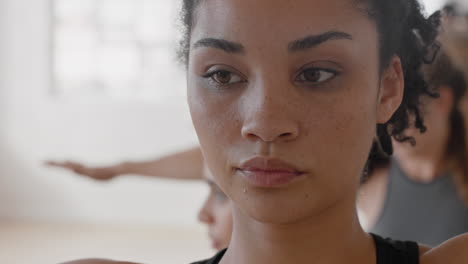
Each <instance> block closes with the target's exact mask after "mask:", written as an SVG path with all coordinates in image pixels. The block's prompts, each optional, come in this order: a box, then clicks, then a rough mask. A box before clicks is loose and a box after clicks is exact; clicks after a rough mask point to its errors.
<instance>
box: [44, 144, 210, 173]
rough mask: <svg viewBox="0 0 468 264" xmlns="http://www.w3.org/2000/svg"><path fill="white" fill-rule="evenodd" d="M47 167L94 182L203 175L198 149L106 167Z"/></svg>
mask: <svg viewBox="0 0 468 264" xmlns="http://www.w3.org/2000/svg"><path fill="white" fill-rule="evenodd" d="M46 164H47V165H49V166H53V167H59V168H64V169H67V170H71V171H73V172H75V173H77V174H80V175H83V176H88V177H91V178H93V179H96V180H110V179H113V178H115V177H116V176H119V175H125V174H136V175H143V176H151V177H161V178H170V179H201V178H202V175H203V156H202V153H201V151H200V148H199V147H197V148H192V149H189V150H186V151H182V152H178V153H175V154H172V155H168V156H165V157H162V158H159V159H156V160H151V161H144V162H122V163H119V164H116V165H111V166H106V167H89V166H86V165H84V164H81V163H78V162H72V161H67V162H56V161H49V162H47V163H46Z"/></svg>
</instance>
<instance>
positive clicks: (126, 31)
mask: <svg viewBox="0 0 468 264" xmlns="http://www.w3.org/2000/svg"><path fill="white" fill-rule="evenodd" d="M177 2H178V1H174V0H54V5H53V6H54V12H53V13H54V17H53V26H54V30H53V56H54V59H53V61H54V64H53V65H54V70H53V73H54V81H55V88H54V89H55V92H56V93H58V94H61V95H62V94H63V95H72V96H93V97H95V96H110V97H144V98H164V97H166V96H174V95H176V96H177V95H183V94H184V91H185V89H184V84H185V76H184V73H183V70H182V67H181V66H180V65H177V62H176V55H175V54H176V48H175V47H176V45H175V44H176V39H177V38H176V35H177V34H175V33H176V32H177V30H176V27H175V25H176V23H175V22H176V21H177V20H176V18H177V11H178V8H177V6H176V3H177Z"/></svg>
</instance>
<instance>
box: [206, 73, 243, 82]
mask: <svg viewBox="0 0 468 264" xmlns="http://www.w3.org/2000/svg"><path fill="white" fill-rule="evenodd" d="M203 77H205V78H209V79H211V80H212V81H214V82H215V83H217V84H219V85H231V84H236V83H240V82H242V81H243V80H242V78H241V77H240V76H239V75H237V74H235V73H232V72H230V71H224V70H217V71H212V72H209V73H207V74H206V75H204V76H203Z"/></svg>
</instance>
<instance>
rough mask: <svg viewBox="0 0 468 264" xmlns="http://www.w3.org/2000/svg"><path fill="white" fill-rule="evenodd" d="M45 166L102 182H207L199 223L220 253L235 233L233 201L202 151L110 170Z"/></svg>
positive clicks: (124, 164)
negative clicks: (206, 163)
mask: <svg viewBox="0 0 468 264" xmlns="http://www.w3.org/2000/svg"><path fill="white" fill-rule="evenodd" d="M46 164H47V165H48V166H53V167H59V168H64V169H67V170H70V171H73V172H75V173H77V174H79V175H83V176H86V177H90V178H91V179H95V180H99V181H108V180H112V179H114V178H116V177H119V176H122V175H142V176H149V177H155V178H165V179H183V180H195V179H196V180H204V181H205V182H206V184H207V185H208V187H209V193H208V195H207V197H206V199H205V202H204V203H203V205H202V207H201V208H200V210H199V213H198V220H199V221H200V222H202V223H203V224H205V225H206V226H207V227H208V236H209V238H210V240H211V246H212V248H213V249H215V250H221V249H224V248H226V247H227V246H228V244H229V240H230V239H231V232H232V214H231V213H232V211H231V201H230V200H229V199H228V197H227V196H226V195H225V194H224V193H223V191H221V190H220V189H219V187H218V186H217V185H216V184H215V183H214V182H213V177H212V176H211V173H210V172H209V171H208V169H207V168H206V167H205V166H204V162H203V157H202V154H201V152H200V149H199V148H193V149H188V150H185V151H181V152H178V153H175V154H171V155H168V156H165V157H162V158H159V159H156V160H152V161H144V162H130V161H127V162H122V163H119V164H115V165H111V166H107V167H89V166H85V165H83V164H81V163H78V162H72V161H67V162H57V161H48V162H46Z"/></svg>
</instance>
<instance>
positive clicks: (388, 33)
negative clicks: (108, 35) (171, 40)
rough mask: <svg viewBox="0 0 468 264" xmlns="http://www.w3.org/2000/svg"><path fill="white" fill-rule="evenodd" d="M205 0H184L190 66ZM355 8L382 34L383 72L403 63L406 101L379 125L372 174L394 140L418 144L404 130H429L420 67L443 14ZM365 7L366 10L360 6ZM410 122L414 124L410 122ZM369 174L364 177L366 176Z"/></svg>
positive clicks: (184, 55)
mask: <svg viewBox="0 0 468 264" xmlns="http://www.w3.org/2000/svg"><path fill="white" fill-rule="evenodd" d="M201 1H202V0H183V6H182V12H181V19H182V23H183V25H184V32H183V39H182V41H181V45H180V52H179V55H180V58H181V60H182V61H184V62H185V63H187V62H188V57H189V52H190V33H191V30H192V27H193V23H194V13H195V9H196V8H197V6H198V5H199V4H200V2H201ZM349 1H354V3H355V4H356V8H358V9H360V10H361V9H362V10H363V12H365V13H366V15H367V16H368V17H369V18H370V19H372V20H373V21H375V23H376V25H377V30H378V33H379V44H380V70H381V71H383V70H384V69H385V68H386V67H388V66H389V63H390V61H391V59H392V57H393V56H398V57H399V58H400V59H401V62H402V66H403V72H404V82H405V91H404V96H403V101H402V104H401V105H400V107H399V108H398V110H397V111H396V112H395V114H394V115H393V116H392V118H391V119H390V120H389V121H388V122H387V123H385V124H379V125H377V134H376V139H375V141H374V144H373V146H372V149H371V151H370V155H369V159H368V162H367V165H366V171H369V170H371V169H372V168H373V167H375V166H376V164H378V163H379V161H381V160H385V159H387V158H388V157H389V156H390V155H392V154H393V147H392V141H391V138H392V137H393V138H394V139H395V140H397V141H400V142H406V141H408V142H410V143H411V144H415V140H414V138H412V137H408V136H406V135H405V133H404V132H405V130H406V129H407V128H409V127H410V126H411V125H414V126H415V127H416V128H417V129H419V130H420V131H421V132H424V131H425V130H426V127H425V126H424V121H423V116H422V114H421V112H420V101H421V98H422V96H429V97H434V98H435V97H437V93H435V92H433V91H431V89H430V88H429V86H428V85H427V83H426V81H425V80H424V77H423V74H422V72H421V71H420V69H421V66H422V65H423V64H425V63H430V61H431V58H430V56H429V55H430V50H431V47H432V46H433V43H434V41H435V39H436V37H437V28H438V27H439V25H440V13H436V14H434V15H433V16H431V17H430V18H426V17H425V16H424V14H423V12H422V8H421V5H420V3H419V2H418V1H417V0H349ZM363 3H364V4H365V8H364V9H363V8H362V7H361V6H362V4H363ZM411 120H414V124H413V122H411ZM366 174H367V173H364V175H366Z"/></svg>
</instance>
